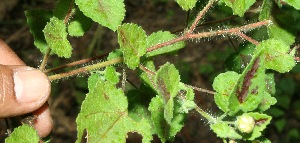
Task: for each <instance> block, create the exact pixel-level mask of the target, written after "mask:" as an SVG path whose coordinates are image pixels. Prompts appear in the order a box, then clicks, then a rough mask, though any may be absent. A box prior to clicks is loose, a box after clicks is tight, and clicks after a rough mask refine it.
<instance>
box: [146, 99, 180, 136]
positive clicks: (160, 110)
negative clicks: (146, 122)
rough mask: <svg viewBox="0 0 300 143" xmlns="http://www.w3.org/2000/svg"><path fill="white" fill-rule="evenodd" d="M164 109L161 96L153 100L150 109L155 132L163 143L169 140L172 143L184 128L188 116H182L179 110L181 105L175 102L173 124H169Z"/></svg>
mask: <svg viewBox="0 0 300 143" xmlns="http://www.w3.org/2000/svg"><path fill="white" fill-rule="evenodd" d="M164 107H165V103H164V100H163V99H162V98H161V96H156V97H154V98H152V100H151V102H150V105H149V108H148V109H149V111H150V112H151V119H152V122H153V125H154V129H155V132H156V134H157V135H158V137H159V138H160V140H161V141H162V142H166V141H167V140H170V141H172V140H173V139H174V136H175V135H176V134H177V133H178V132H179V131H180V130H181V128H182V127H183V121H184V119H185V117H186V114H182V113H181V112H180V110H179V108H180V104H179V103H178V102H175V103H174V113H173V119H172V121H171V124H168V123H167V122H166V120H165V118H164Z"/></svg>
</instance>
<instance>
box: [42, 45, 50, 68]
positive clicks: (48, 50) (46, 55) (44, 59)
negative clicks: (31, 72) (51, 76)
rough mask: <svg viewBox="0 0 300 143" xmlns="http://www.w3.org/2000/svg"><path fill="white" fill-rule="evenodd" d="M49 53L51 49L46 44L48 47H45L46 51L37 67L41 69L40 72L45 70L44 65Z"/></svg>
mask: <svg viewBox="0 0 300 143" xmlns="http://www.w3.org/2000/svg"><path fill="white" fill-rule="evenodd" d="M50 53H51V49H50V47H49V46H48V47H47V51H46V53H45V55H44V57H43V60H42V63H41V65H40V67H39V70H40V71H42V72H44V70H45V67H46V65H47V61H48V58H49V55H50Z"/></svg>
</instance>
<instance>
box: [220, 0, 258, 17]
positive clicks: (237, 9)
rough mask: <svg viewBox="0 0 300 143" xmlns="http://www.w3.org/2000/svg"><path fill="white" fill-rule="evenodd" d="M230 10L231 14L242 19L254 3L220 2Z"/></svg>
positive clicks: (249, 1) (235, 0) (241, 0)
mask: <svg viewBox="0 0 300 143" xmlns="http://www.w3.org/2000/svg"><path fill="white" fill-rule="evenodd" d="M222 1H223V2H225V4H226V5H227V6H229V7H231V8H232V10H233V13H234V14H237V15H239V16H240V17H242V16H243V15H244V13H245V12H246V11H247V10H248V9H249V8H250V6H252V5H253V4H254V3H255V0H234V1H233V0H222Z"/></svg>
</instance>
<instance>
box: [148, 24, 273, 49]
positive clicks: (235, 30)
mask: <svg viewBox="0 0 300 143" xmlns="http://www.w3.org/2000/svg"><path fill="white" fill-rule="evenodd" d="M271 22H272V21H270V20H265V21H260V22H256V23H251V24H247V25H244V26H241V27H235V28H230V29H225V30H217V31H210V32H201V33H198V34H189V33H187V34H184V35H182V36H180V37H177V38H175V39H172V40H169V41H166V42H163V43H160V44H157V45H154V46H151V47H149V48H147V52H151V51H153V50H157V49H160V48H162V47H165V46H168V45H171V44H174V43H177V42H181V41H184V40H188V39H199V38H206V37H213V36H219V35H226V34H234V35H237V33H238V32H241V31H244V32H246V31H249V30H252V29H255V28H258V27H261V26H264V25H268V24H271Z"/></svg>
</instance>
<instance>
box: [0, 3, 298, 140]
mask: <svg viewBox="0 0 300 143" xmlns="http://www.w3.org/2000/svg"><path fill="white" fill-rule="evenodd" d="M125 3H126V11H127V12H126V18H125V20H124V22H133V23H137V24H138V25H140V26H141V27H142V28H143V29H144V30H145V31H146V32H147V34H151V33H152V32H155V31H159V30H166V31H171V32H175V34H180V31H181V32H182V29H184V26H185V23H186V12H185V11H183V10H181V8H180V7H179V6H178V5H177V4H176V3H175V2H174V1H167V0H125ZM54 7H55V0H9V1H4V0H1V1H0V38H1V39H3V40H5V41H6V43H8V45H9V46H10V47H11V48H12V49H14V51H15V52H16V53H17V54H18V55H19V56H20V57H21V59H23V60H24V61H25V63H27V64H28V65H29V66H32V67H38V65H39V64H40V61H41V59H42V54H41V53H40V52H39V51H38V50H37V49H36V48H35V46H34V45H33V37H32V35H31V33H30V31H29V28H28V26H27V24H26V18H25V15H24V11H25V10H33V9H47V10H52V9H53V8H54ZM213 17H214V13H210V14H209V16H207V17H206V20H207V21H211V20H214V19H213ZM233 21H234V20H233ZM223 24H224V23H223ZM225 24H226V23H225ZM220 25H221V24H220V23H218V24H217V25H208V26H207V27H208V28H211V27H213V28H214V27H216V26H220ZM69 40H70V42H71V44H72V46H73V48H74V51H73V55H72V58H71V59H59V58H58V57H56V56H52V57H51V58H50V60H49V64H48V65H47V68H52V67H56V66H58V65H63V64H64V63H68V62H72V61H76V60H80V59H84V58H88V57H91V56H95V55H99V54H103V53H107V52H109V51H112V50H113V49H116V48H118V47H119V46H118V43H117V37H116V33H113V32H112V31H110V30H108V29H107V28H104V27H101V26H98V25H97V24H96V23H94V24H93V26H92V28H91V30H90V31H88V32H87V33H86V34H85V36H83V37H80V38H71V37H70V39H69ZM231 40H233V42H232V43H231V42H230V40H229V39H228V38H214V39H211V40H210V41H208V39H205V40H201V41H187V42H186V48H184V49H182V50H180V51H179V52H178V54H176V55H168V56H160V57H157V58H155V61H156V64H157V66H159V65H161V64H163V63H165V62H167V61H169V62H172V63H174V64H175V65H176V67H177V68H178V69H179V71H180V73H181V75H182V77H181V78H182V80H183V81H184V82H185V83H188V84H191V85H194V86H197V87H201V88H204V89H209V90H211V89H212V88H211V84H212V81H213V78H214V77H215V76H216V75H217V74H218V73H221V72H224V71H225V68H224V62H225V59H226V58H227V57H228V56H229V55H230V54H231V53H233V52H234V51H235V50H234V48H232V47H233V45H236V46H237V45H238V43H240V42H241V40H240V39H231ZM232 44H233V45H232ZM86 51H89V52H88V53H87V52H86ZM135 76H136V74H135V73H134V72H131V71H128V79H129V80H130V81H132V82H133V83H135V84H138V83H139V81H138V80H137V79H136V77H135ZM292 76H293V77H294V76H298V75H297V74H296V75H292ZM86 77H87V76H86V75H80V76H78V77H72V78H68V79H63V80H60V81H58V82H53V83H52V96H51V97H50V99H49V104H50V108H51V114H52V117H53V121H54V127H53V130H52V133H51V135H50V138H51V142H53V143H72V142H75V140H76V123H75V119H76V117H77V114H78V112H79V110H80V101H82V99H83V98H84V96H85V94H86V93H87V92H88V91H87V88H86V85H87V84H86ZM298 81H299V80H298ZM298 97H299V96H298ZM195 100H196V103H197V104H198V105H199V106H200V107H201V108H203V109H204V110H206V111H209V112H210V113H214V114H216V115H218V112H219V111H218V110H217V107H216V105H215V103H214V102H213V96H212V95H209V94H206V93H201V92H197V91H196V95H195ZM291 104H292V103H291ZM287 113H289V112H287ZM289 115H292V116H289V118H287V121H288V122H292V123H293V124H292V125H290V126H292V127H293V126H294V127H298V128H300V126H299V122H298V120H297V119H296V118H294V117H293V114H289ZM288 128H289V126H287V127H285V128H284V130H288ZM1 132H3V130H2V129H1ZM265 134H266V136H267V137H268V138H270V139H271V140H272V142H281V141H284V140H282V139H283V138H285V137H286V136H285V134H284V132H281V133H279V132H278V131H277V130H276V128H275V126H274V125H270V126H269V129H268V130H267V131H266V133H265ZM298 134H299V131H298ZM280 138H281V139H280ZM298 139H299V138H298ZM0 141H1V140H0ZM127 142H141V137H139V136H138V135H136V134H130V135H129V139H128V141H127ZM153 142H155V143H156V142H159V140H158V139H157V137H154V140H153ZM174 142H176V143H211V142H213V143H219V142H222V140H221V139H218V138H217V137H216V135H215V134H214V133H213V132H212V131H211V130H210V129H209V125H208V123H207V122H206V121H205V120H203V119H202V118H201V117H200V116H199V115H198V114H197V113H193V112H192V113H190V114H189V115H188V118H187V120H186V125H185V127H184V128H183V129H182V130H181V132H180V133H179V134H177V135H176V137H175V141H174ZM296 142H297V141H296Z"/></svg>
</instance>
